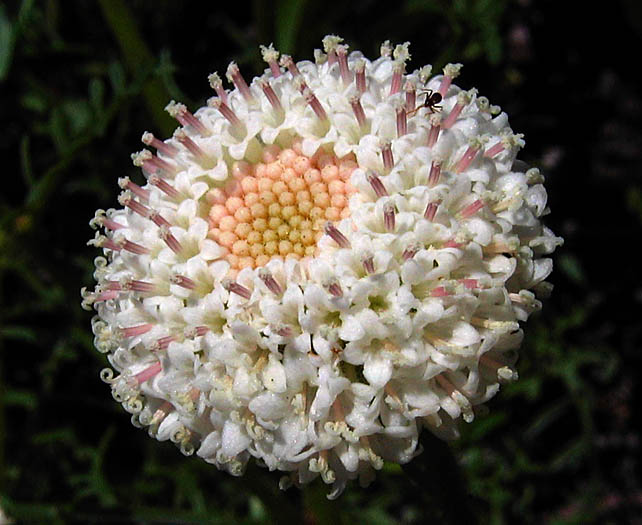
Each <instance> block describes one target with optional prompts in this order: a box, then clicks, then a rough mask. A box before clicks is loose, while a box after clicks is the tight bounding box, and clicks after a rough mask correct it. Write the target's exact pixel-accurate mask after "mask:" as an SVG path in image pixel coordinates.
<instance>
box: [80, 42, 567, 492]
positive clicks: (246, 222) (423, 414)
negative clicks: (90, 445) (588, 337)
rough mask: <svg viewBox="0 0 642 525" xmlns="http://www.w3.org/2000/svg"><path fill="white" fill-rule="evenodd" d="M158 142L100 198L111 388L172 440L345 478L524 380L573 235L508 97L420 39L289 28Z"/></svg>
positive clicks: (102, 296) (306, 474)
mask: <svg viewBox="0 0 642 525" xmlns="http://www.w3.org/2000/svg"><path fill="white" fill-rule="evenodd" d="M262 52H263V57H264V59H265V61H266V62H267V64H268V66H269V67H268V68H267V69H266V71H265V72H264V74H263V75H261V76H260V77H258V78H255V79H254V80H253V81H252V82H251V84H247V83H246V81H245V80H244V78H243V77H242V76H241V74H240V72H239V68H238V67H237V66H236V64H234V63H232V64H230V66H229V68H228V71H227V77H228V79H229V80H230V82H231V83H232V84H233V85H234V89H232V90H226V89H224V87H223V83H222V81H221V79H220V77H219V76H218V75H216V74H212V75H211V76H210V84H211V86H212V87H213V89H214V90H215V91H216V93H217V96H216V97H214V98H212V99H210V100H209V101H208V105H207V107H204V108H201V109H199V110H198V111H196V112H195V113H194V114H192V113H191V112H190V111H189V110H188V109H187V108H186V107H185V106H184V105H182V104H177V103H174V102H172V103H171V104H170V105H169V106H168V107H167V109H168V111H169V112H170V114H171V115H173V116H174V117H175V118H176V119H177V120H178V122H179V123H180V124H181V126H180V127H179V128H178V129H177V130H176V132H175V133H174V136H173V137H172V138H170V139H168V140H165V141H161V140H159V139H157V138H156V137H154V136H153V135H152V134H151V133H145V134H144V135H143V142H144V143H145V144H146V145H148V146H150V147H152V148H154V149H155V150H156V153H152V152H151V151H149V150H143V151H141V152H139V153H136V154H134V155H133V160H134V164H135V165H136V166H139V167H140V168H141V169H142V173H143V175H144V177H145V179H146V183H145V184H144V185H142V186H140V185H138V184H136V183H135V182H133V181H132V180H130V179H129V178H123V179H120V181H119V184H120V186H121V188H122V189H123V190H124V191H123V193H122V194H121V196H120V198H119V202H120V204H121V205H122V206H123V207H122V208H121V209H110V210H107V211H103V210H99V211H98V212H97V213H96V216H95V218H94V219H93V220H92V221H91V225H92V226H93V227H95V228H102V230H103V233H100V232H97V234H96V237H95V238H94V239H93V240H92V241H90V244H93V245H95V246H96V247H98V248H102V250H103V252H104V255H103V256H100V257H98V258H97V259H96V272H95V278H96V281H97V283H98V284H97V286H96V288H95V290H94V291H87V290H83V298H84V301H83V305H84V306H85V307H87V308H91V307H93V308H95V309H96V310H97V315H96V316H95V317H94V319H93V321H92V327H93V332H94V334H95V344H96V348H97V349H98V350H99V351H101V352H104V353H106V354H107V357H108V359H109V362H110V364H111V366H112V367H113V369H115V370H116V372H117V374H115V373H114V371H113V370H112V368H109V369H105V370H103V372H102V373H101V376H102V378H103V379H104V380H105V381H106V382H108V383H109V384H110V385H111V388H112V392H113V396H114V398H115V399H116V400H117V401H119V402H121V403H122V404H123V406H124V407H125V409H126V410H128V411H129V412H130V413H132V414H133V417H132V421H133V422H134V424H135V425H139V426H143V427H147V428H148V431H149V433H150V435H152V436H154V437H156V438H157V439H159V440H166V439H171V440H172V441H174V442H175V443H177V444H178V445H179V447H180V449H181V450H182V451H183V452H184V453H185V454H192V453H194V452H195V453H196V454H197V455H198V456H200V457H202V458H203V459H204V460H205V461H207V462H209V463H213V464H215V465H216V466H217V467H218V468H221V469H225V470H227V471H228V472H230V473H232V474H234V475H239V474H241V473H242V472H243V470H244V467H245V465H246V464H247V462H248V460H249V459H250V458H251V457H254V458H256V460H257V461H259V462H260V463H261V464H262V465H265V466H267V467H268V468H269V469H271V470H272V469H277V470H280V471H283V472H284V473H285V476H284V477H283V478H282V480H281V482H282V486H287V485H288V484H291V483H294V484H301V483H306V482H308V481H310V480H311V479H313V478H315V477H316V476H318V475H320V476H321V478H322V479H323V480H324V481H325V482H326V483H331V484H333V489H332V493H331V496H336V495H338V494H339V493H340V492H341V491H342V490H343V488H344V486H345V483H346V481H347V480H349V479H354V478H359V479H360V481H361V482H362V483H364V484H367V483H368V482H369V481H370V480H371V479H372V478H373V476H374V472H375V471H376V470H377V469H380V468H381V467H382V465H383V462H384V461H391V462H397V463H405V462H408V461H410V460H411V459H412V458H413V456H415V455H416V454H417V453H418V445H417V444H418V435H419V432H420V430H421V428H422V427H425V428H427V429H429V430H430V431H432V432H434V433H436V434H437V435H440V436H442V437H452V436H454V435H456V433H457V421H458V420H459V419H463V420H464V421H466V422H470V421H472V420H473V418H474V417H475V413H476V412H477V411H478V410H479V409H480V407H481V406H482V404H483V403H484V402H486V401H487V400H488V399H489V398H491V397H492V396H493V395H495V393H496V392H497V391H498V389H499V387H500V384H501V383H502V382H506V381H512V380H515V379H516V378H517V372H516V371H515V368H514V364H515V361H516V355H517V354H516V352H515V350H516V349H517V348H518V347H519V345H520V342H521V340H522V330H521V328H520V325H519V322H520V321H525V320H526V319H527V318H528V316H529V314H530V313H531V312H532V311H534V310H536V309H538V308H539V307H540V303H539V301H538V300H537V298H536V296H535V293H534V292H546V290H547V288H548V286H547V284H546V283H545V282H544V279H545V278H546V277H547V276H548V274H549V273H550V271H551V269H552V264H551V260H550V259H548V258H544V257H543V255H545V254H548V253H551V252H552V251H553V250H554V249H555V247H556V246H557V245H559V244H560V243H561V239H559V238H557V237H555V236H554V235H553V234H552V233H551V232H550V231H549V230H548V229H547V228H545V227H544V226H543V225H542V224H541V222H540V217H541V216H542V215H543V214H544V213H545V212H546V191H545V189H544V186H543V185H542V182H543V179H542V177H541V175H540V174H539V171H538V170H537V169H528V170H524V168H522V166H521V165H520V163H519V162H516V161H515V159H516V154H517V151H518V149H519V148H520V147H521V146H523V140H522V137H521V135H516V134H514V133H513V132H512V131H511V129H510V128H509V126H508V120H507V116H506V114H505V113H502V112H501V111H500V109H499V108H498V107H496V106H492V105H490V104H489V101H488V99H486V98H485V97H481V96H478V94H477V91H476V90H475V89H471V90H469V91H462V90H461V89H460V88H458V87H457V86H455V85H454V84H452V83H451V82H452V80H453V79H454V78H455V77H456V76H457V75H458V74H459V72H460V67H461V65H459V64H449V65H447V66H446V67H445V68H444V72H443V75H437V76H434V77H433V76H431V74H432V72H431V67H430V66H425V67H422V68H421V69H419V70H417V71H414V72H412V73H408V72H407V71H406V64H407V61H408V59H409V53H408V45H407V44H403V45H399V46H396V47H394V48H393V47H392V46H391V45H390V44H389V43H387V42H386V43H385V44H384V45H383V46H382V47H381V56H380V58H378V59H376V60H374V61H370V60H368V59H366V58H364V57H363V55H362V54H361V53H359V52H352V53H348V46H346V45H345V44H343V43H342V40H341V39H339V38H337V37H326V38H325V39H324V51H323V52H322V51H317V52H316V53H315V61H314V62H299V63H295V62H294V60H293V59H292V58H291V57H289V56H280V57H279V53H278V52H277V51H276V50H274V49H273V48H272V47H271V46H270V47H269V48H266V47H263V48H262Z"/></svg>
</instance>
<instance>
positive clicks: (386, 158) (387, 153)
mask: <svg viewBox="0 0 642 525" xmlns="http://www.w3.org/2000/svg"><path fill="white" fill-rule="evenodd" d="M381 154H382V156H383V167H384V168H385V169H386V170H387V171H391V170H392V168H393V167H394V165H395V161H394V158H393V157H392V144H390V142H386V143H385V144H384V145H383V148H382V149H381Z"/></svg>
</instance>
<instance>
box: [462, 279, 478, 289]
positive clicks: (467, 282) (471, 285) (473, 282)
mask: <svg viewBox="0 0 642 525" xmlns="http://www.w3.org/2000/svg"><path fill="white" fill-rule="evenodd" d="M459 282H460V283H461V284H463V285H464V288H466V289H467V290H475V289H477V288H479V280H477V279H459Z"/></svg>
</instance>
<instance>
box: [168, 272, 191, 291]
mask: <svg viewBox="0 0 642 525" xmlns="http://www.w3.org/2000/svg"><path fill="white" fill-rule="evenodd" d="M169 280H170V282H171V283H172V284H177V285H178V286H180V287H182V288H186V289H187V290H194V289H195V288H196V283H195V282H194V281H193V280H192V279H190V278H189V277H185V276H184V275H178V274H174V275H172V276H171V277H170V279H169Z"/></svg>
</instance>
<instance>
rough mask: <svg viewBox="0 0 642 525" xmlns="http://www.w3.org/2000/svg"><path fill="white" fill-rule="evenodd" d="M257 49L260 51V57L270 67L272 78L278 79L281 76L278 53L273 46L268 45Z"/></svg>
mask: <svg viewBox="0 0 642 525" xmlns="http://www.w3.org/2000/svg"><path fill="white" fill-rule="evenodd" d="M259 49H260V50H261V56H262V57H263V60H264V61H265V62H267V64H268V65H269V66H270V71H271V72H272V76H273V77H274V78H278V77H280V76H281V68H280V67H279V63H278V60H279V52H278V51H277V50H276V49H274V46H273V45H272V44H270V45H269V46H267V47H266V46H259Z"/></svg>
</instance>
